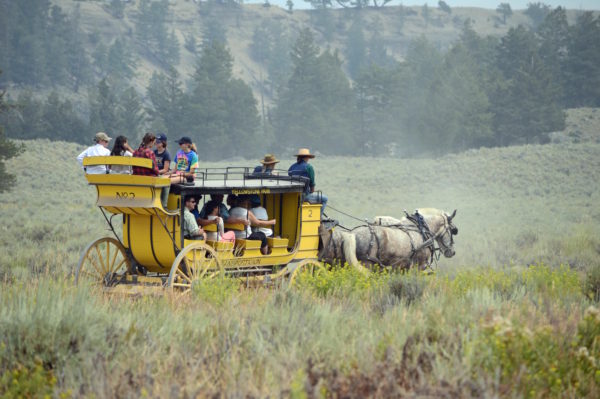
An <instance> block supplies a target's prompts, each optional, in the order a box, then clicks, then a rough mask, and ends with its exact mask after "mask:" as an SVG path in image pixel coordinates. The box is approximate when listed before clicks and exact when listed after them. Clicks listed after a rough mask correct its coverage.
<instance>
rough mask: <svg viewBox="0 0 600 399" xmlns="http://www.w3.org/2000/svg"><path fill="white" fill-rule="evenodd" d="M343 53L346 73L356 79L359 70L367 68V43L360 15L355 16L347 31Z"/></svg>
mask: <svg viewBox="0 0 600 399" xmlns="http://www.w3.org/2000/svg"><path fill="white" fill-rule="evenodd" d="M345 53H346V61H347V63H348V72H349V73H350V76H351V77H352V78H354V79H356V78H357V77H358V75H359V73H360V70H361V68H363V67H366V66H367V41H366V39H365V34H364V32H363V22H362V19H361V16H360V13H357V14H356V18H355V19H354V22H353V23H352V25H351V26H350V29H349V30H348V35H347V38H346V50H345Z"/></svg>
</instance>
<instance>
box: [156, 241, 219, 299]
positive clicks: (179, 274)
mask: <svg viewBox="0 0 600 399" xmlns="http://www.w3.org/2000/svg"><path fill="white" fill-rule="evenodd" d="M223 275H224V270H223V266H222V264H221V261H220V260H219V257H218V255H217V252H216V251H215V250H214V249H213V248H212V247H210V246H209V245H207V244H205V243H204V242H202V241H198V242H195V243H192V244H190V245H188V246H186V247H185V248H183V250H182V251H181V252H180V253H179V255H177V257H176V258H175V260H174V261H173V266H171V272H170V273H169V278H168V280H167V288H168V289H170V290H178V291H183V292H184V293H188V292H190V291H191V290H192V288H193V286H194V284H195V283H197V282H198V281H200V280H210V279H217V278H222V277H223Z"/></svg>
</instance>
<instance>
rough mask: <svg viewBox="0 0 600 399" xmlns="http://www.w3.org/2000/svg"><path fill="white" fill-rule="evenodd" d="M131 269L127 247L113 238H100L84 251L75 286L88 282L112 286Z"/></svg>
mask: <svg viewBox="0 0 600 399" xmlns="http://www.w3.org/2000/svg"><path fill="white" fill-rule="evenodd" d="M130 269H131V260H130V259H129V256H128V255H127V252H126V250H125V247H123V245H121V243H120V242H119V241H118V240H116V239H114V238H112V237H104V238H100V239H98V240H96V241H94V242H92V243H91V244H90V245H88V246H87V248H86V249H84V250H83V253H82V254H81V258H79V263H78V264H77V269H76V270H75V284H79V283H80V282H82V281H86V282H90V283H91V284H93V285H104V286H110V285H112V284H114V282H115V281H117V280H118V279H119V278H120V277H121V276H122V275H123V274H125V273H126V272H127V270H130Z"/></svg>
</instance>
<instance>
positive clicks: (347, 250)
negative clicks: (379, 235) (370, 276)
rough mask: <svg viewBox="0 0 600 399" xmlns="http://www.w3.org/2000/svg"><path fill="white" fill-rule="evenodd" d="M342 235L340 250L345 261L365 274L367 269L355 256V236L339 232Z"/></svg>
mask: <svg viewBox="0 0 600 399" xmlns="http://www.w3.org/2000/svg"><path fill="white" fill-rule="evenodd" d="M340 234H341V237H342V250H343V251H344V258H346V262H348V264H349V265H350V266H352V267H354V268H355V269H356V270H358V271H359V272H361V273H363V274H366V273H367V269H366V268H365V267H364V266H363V265H361V264H360V262H359V261H358V259H357V258H356V237H355V236H354V234H348V233H340Z"/></svg>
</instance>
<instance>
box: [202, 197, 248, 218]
mask: <svg viewBox="0 0 600 399" xmlns="http://www.w3.org/2000/svg"><path fill="white" fill-rule="evenodd" d="M224 197H225V196H224V195H223V194H211V195H210V201H211V202H212V201H214V202H216V203H217V204H219V215H221V217H222V218H223V221H224V222H225V223H231V224H234V223H242V224H244V225H245V226H247V225H249V224H250V223H249V222H248V219H247V218H236V217H231V215H230V214H229V210H228V209H227V206H225V204H224V203H223V198H224ZM207 204H208V202H207ZM207 216H208V213H207V212H206V204H204V207H202V210H201V211H200V216H199V217H198V219H197V220H196V221H197V222H198V224H199V225H200V226H206V225H207V224H216V223H217V222H215V221H214V220H209V219H208V217H207Z"/></svg>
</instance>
